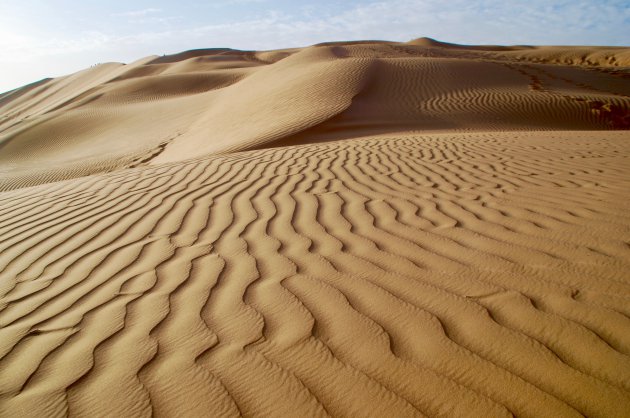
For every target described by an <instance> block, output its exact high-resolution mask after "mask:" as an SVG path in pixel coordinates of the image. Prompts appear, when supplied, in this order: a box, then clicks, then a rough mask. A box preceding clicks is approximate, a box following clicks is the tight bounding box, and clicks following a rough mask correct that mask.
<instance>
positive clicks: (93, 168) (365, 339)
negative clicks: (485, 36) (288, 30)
mask: <svg viewBox="0 0 630 418" xmlns="http://www.w3.org/2000/svg"><path fill="white" fill-rule="evenodd" d="M628 51H629V50H628V49H627V48H604V47H601V48H595V47H589V48H587V47H584V48H582V47H526V46H520V47H499V46H460V45H453V44H446V43H441V42H438V41H434V40H431V39H427V38H422V39H418V40H415V41H412V42H409V43H393V42H370V41H368V42H347V43H329V44H323V45H319V46H314V47H309V48H304V49H292V50H282V51H267V52H244V51H235V50H229V49H214V50H199V51H188V52H184V53H181V54H176V55H172V56H165V57H149V58H146V59H143V60H140V61H137V62H135V63H133V64H128V65H123V64H104V65H100V66H96V67H93V68H90V69H87V70H85V71H83V72H79V73H77V74H74V75H71V76H67V77H64V78H59V79H50V80H42V81H41V82H38V83H34V84H31V85H29V86H25V87H23V88H22V89H18V90H14V91H12V92H7V93H5V94H3V95H0V187H1V189H2V190H3V192H1V193H0V416H11V417H21V416H66V415H70V416H151V415H155V416H239V415H241V416H265V417H266V416H279V417H283V416H290V417H293V416H335V417H354V416H373V417H386V416H396V417H403V416H448V417H451V416H463V417H468V416H479V417H495V416H496V417H500V416H511V415H516V416H550V417H565V416H582V415H586V416H592V417H625V416H628V411H630V134H629V133H628V131H627V130H626V131H624V130H623V129H628V128H629V127H630V119H629V117H630V116H629V115H630V111H629V110H630V82H629V78H628V74H630V53H629V52H628Z"/></svg>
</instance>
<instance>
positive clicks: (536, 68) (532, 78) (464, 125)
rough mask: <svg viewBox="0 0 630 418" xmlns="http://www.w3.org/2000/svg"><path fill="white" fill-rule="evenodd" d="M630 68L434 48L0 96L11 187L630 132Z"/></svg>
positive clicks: (254, 55)
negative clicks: (242, 157) (277, 158)
mask: <svg viewBox="0 0 630 418" xmlns="http://www.w3.org/2000/svg"><path fill="white" fill-rule="evenodd" d="M550 51H561V52H562V53H564V54H569V55H571V56H575V57H583V58H584V57H587V58H588V57H590V56H592V55H597V54H599V55H601V56H602V57H606V59H603V58H602V59H599V58H598V59H595V58H592V59H587V58H584V59H582V60H578V59H577V58H576V59H575V60H565V61H563V60H562V59H557V58H554V57H555V55H553V54H554V52H550ZM519 54H520V55H519ZM528 54H529V55H528ZM550 54H551V55H550ZM599 55H597V56H599ZM613 58H614V59H613ZM629 59H630V58H628V48H606V47H589V48H586V47H555V49H554V48H553V47H504V48H498V47H475V46H461V45H460V46H458V45H453V44H445V43H440V42H438V41H434V40H429V39H426V38H425V39H419V40H416V41H412V42H409V43H395V42H375V41H367V42H338V43H327V44H321V45H317V46H312V47H308V48H302V49H299V48H296V49H289V50H278V51H267V52H255V51H238V50H232V49H226V48H223V49H205V50H193V51H187V52H183V53H180V54H174V55H170V56H163V57H155V56H153V57H147V58H144V59H141V60H138V61H136V62H134V63H131V64H128V65H123V64H119V63H109V64H101V65H97V66H95V67H92V68H90V69H87V70H84V71H81V72H79V73H76V74H73V75H70V76H67V77H62V78H59V79H52V80H48V81H42V82H40V83H35V84H33V85H30V86H26V87H24V88H22V89H18V90H16V91H13V92H10V93H9V94H7V95H5V96H3V98H2V99H0V100H1V101H0V112H1V113H2V117H1V119H0V151H1V152H0V170H1V172H0V174H2V179H0V190H8V189H12V188H15V187H23V186H27V185H35V184H41V183H46V182H49V181H53V180H62V179H67V178H73V177H77V176H82V175H88V174H96V173H99V172H104V171H109V170H115V169H120V168H126V167H134V166H137V165H142V164H146V163H148V162H150V161H153V162H154V163H161V162H167V161H178V160H182V159H186V158H194V157H195V156H197V155H203V154H204V153H217V152H235V151H242V150H247V149H257V148H265V147H270V146H279V145H295V144H299V143H313V142H319V141H328V140H334V139H342V138H352V137H356V136H357V135H373V134H379V133H387V132H390V133H391V132H402V131H409V130H411V131H424V132H426V131H435V132H439V131H488V130H493V131H506V130H510V131H524V130H584V129H591V130H601V129H627V128H628V127H629V126H630V116H629V114H628V108H630V102H629V101H628V95H630V87H629V86H630V84H629V83H628V78H627V77H628V74H627V72H626V70H625V69H627V67H628V66H630V61H629ZM243 121H247V123H243ZM42 162H43V163H45V165H46V167H44V168H42ZM52 165H54V169H53V167H51V166H52Z"/></svg>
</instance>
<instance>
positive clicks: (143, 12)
mask: <svg viewBox="0 0 630 418" xmlns="http://www.w3.org/2000/svg"><path fill="white" fill-rule="evenodd" d="M161 12H162V9H155V8H148V9H142V10H131V11H128V12H121V13H114V14H112V16H119V17H142V16H147V15H150V14H155V13H161Z"/></svg>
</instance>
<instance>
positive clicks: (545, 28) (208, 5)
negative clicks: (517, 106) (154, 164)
mask: <svg viewBox="0 0 630 418" xmlns="http://www.w3.org/2000/svg"><path fill="white" fill-rule="evenodd" d="M422 36H427V37H431V38H435V39H438V40H440V41H445V42H454V43H464V44H502V45H523V44H528V45H617V46H628V45H630V0H623V1H620V0H599V1H593V0H568V1H567V0H527V1H520V0H518V1H510V0H346V1H339V0H337V1H331V0H319V1H308V0H293V1H291V0H216V1H195V0H177V1H173V0H169V1H164V0H157V1H144V0H136V1H133V0H106V1H102V0H82V1H76V0H0V92H4V91H8V90H11V89H13V88H16V87H19V86H22V85H25V84H28V83H31V82H34V81H37V80H40V79H42V78H44V77H56V76H61V75H65V74H69V73H72V72H75V71H78V70H81V69H84V68H87V67H89V66H90V65H93V64H97V63H103V62H112V61H114V62H125V63H127V62H132V61H135V60H137V59H140V58H142V57H146V56H149V55H162V54H170V53H176V52H181V51H184V50H188V49H195V48H214V47H230V48H235V49H246V50H265V49H278V48H288V47H298V46H307V45H312V44H316V43H319V42H325V41H339V40H357V39H379V40H391V41H408V40H411V39H415V38H419V37H422Z"/></svg>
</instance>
